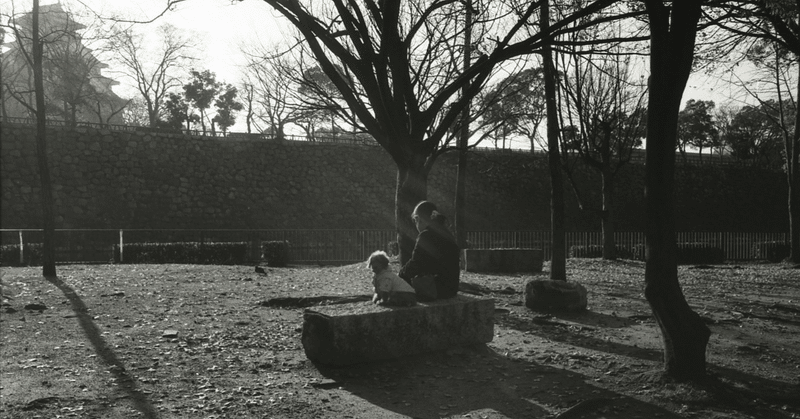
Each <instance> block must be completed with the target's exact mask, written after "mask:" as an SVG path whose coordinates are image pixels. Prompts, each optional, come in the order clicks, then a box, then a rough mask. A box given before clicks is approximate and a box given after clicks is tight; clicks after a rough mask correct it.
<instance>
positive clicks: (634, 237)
mask: <svg viewBox="0 0 800 419" xmlns="http://www.w3.org/2000/svg"><path fill="white" fill-rule="evenodd" d="M0 237H1V238H2V244H3V245H7V244H24V243H41V241H42V231H41V230H39V229H0ZM550 238H551V233H550V232H549V231H469V232H467V242H468V246H469V247H471V248H476V249H478V248H484V249H488V248H522V249H531V248H539V249H542V250H543V251H544V255H545V259H546V260H550V257H551V256H552V247H551V239H550ZM614 238H615V240H616V243H617V245H618V246H621V247H625V248H629V249H630V248H633V246H637V245H642V244H644V233H641V232H617V233H615V235H614ZM395 239H396V233H395V232H394V230H227V229H226V230H219V229H218V230H182V229H174V230H169V229H160V230H159V229H123V230H116V229H57V230H56V237H55V242H56V260H57V261H58V262H59V263H89V262H91V263H98V262H100V263H108V262H110V261H113V259H114V256H113V248H114V246H120V247H121V248H122V249H123V260H124V248H125V245H126V244H130V243H148V242H156V243H167V242H248V243H251V244H252V245H253V246H252V247H251V248H252V249H253V250H252V251H253V252H254V253H253V254H252V255H251V256H252V258H253V260H254V261H257V260H258V258H259V257H260V253H259V252H260V249H259V248H258V246H257V244H258V243H260V242H261V241H273V240H277V241H284V240H285V241H288V242H289V257H290V260H291V261H292V263H296V264H344V263H354V262H358V261H364V260H366V258H367V257H368V256H369V254H370V253H372V252H373V251H375V250H385V249H386V248H387V245H388V244H389V242H392V241H394V240H395ZM677 241H678V242H693V243H694V242H701V243H707V244H709V245H713V246H716V247H720V248H722V249H723V250H724V251H725V257H726V259H727V260H729V261H747V260H753V258H754V254H753V245H754V244H755V243H758V242H765V241H778V242H784V243H787V244H788V242H789V235H788V233H734V232H679V233H677ZM601 244H602V234H601V233H600V232H567V234H566V250H567V251H569V248H570V247H571V246H573V245H601ZM21 247H24V246H21Z"/></svg>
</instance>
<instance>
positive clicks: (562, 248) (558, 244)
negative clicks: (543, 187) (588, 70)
mask: <svg viewBox="0 0 800 419" xmlns="http://www.w3.org/2000/svg"><path fill="white" fill-rule="evenodd" d="M541 8H542V9H541V10H542V15H541V19H540V26H541V31H542V33H544V34H548V35H547V37H548V38H549V32H550V10H549V9H550V2H549V0H545V1H544V2H543V3H542V6H541ZM551 42H552V39H548V41H547V42H545V43H544V45H543V46H542V62H543V67H544V95H545V104H546V107H547V163H548V165H549V166H550V231H551V233H552V248H553V249H552V254H553V256H552V258H551V260H550V279H553V280H557V281H566V280H567V249H566V232H565V229H564V179H563V175H562V173H561V156H560V153H559V144H558V135H559V132H558V109H557V108H556V69H555V65H554V64H553V52H552V49H551V47H550V43H551Z"/></svg>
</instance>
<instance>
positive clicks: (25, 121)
mask: <svg viewBox="0 0 800 419" xmlns="http://www.w3.org/2000/svg"><path fill="white" fill-rule="evenodd" d="M0 122H3V123H7V124H18V125H35V124H36V120H35V119H33V118H22V117H2V118H0ZM47 125H48V126H51V127H62V128H77V127H88V128H94V129H107V130H110V131H125V132H148V133H166V134H176V133H177V134H186V135H190V136H195V137H201V136H202V137H220V138H222V137H224V138H230V139H237V140H253V141H263V140H276V139H279V140H287V141H302V142H305V143H309V144H330V143H334V144H349V145H359V146H370V147H375V146H378V142H377V141H375V139H373V138H372V137H371V136H369V135H366V134H354V133H347V132H340V133H330V132H321V133H317V134H315V135H313V136H308V135H292V134H283V135H280V136H278V135H275V134H273V133H269V132H262V133H246V132H233V131H201V130H195V129H164V128H151V127H144V126H131V125H119V124H101V123H96V122H85V121H73V122H70V121H64V120H57V119H51V118H47ZM474 150H475V151H481V152H484V153H492V152H495V153H524V154H529V153H531V150H530V149H519V148H505V147H503V148H498V147H492V146H489V145H478V146H477V147H475V148H474ZM533 154H536V155H539V156H542V157H544V156H545V155H546V154H547V152H546V151H545V150H542V149H536V150H534V151H533ZM675 155H676V157H675V161H676V163H678V164H690V165H723V166H725V165H745V166H746V165H752V164H753V163H752V162H747V161H740V160H737V159H735V158H733V157H732V156H730V155H729V154H728V155H718V154H717V155H712V154H703V155H701V154H700V153H695V152H686V153H679V152H678V151H677V150H676V152H675ZM630 161H631V162H632V163H638V164H644V161H645V151H644V149H635V150H633V152H632V154H631V160H630Z"/></svg>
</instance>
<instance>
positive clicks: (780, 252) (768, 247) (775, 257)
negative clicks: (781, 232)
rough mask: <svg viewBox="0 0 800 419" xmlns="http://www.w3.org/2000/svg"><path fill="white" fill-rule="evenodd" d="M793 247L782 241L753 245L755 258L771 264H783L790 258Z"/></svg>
mask: <svg viewBox="0 0 800 419" xmlns="http://www.w3.org/2000/svg"><path fill="white" fill-rule="evenodd" d="M791 252H792V247H791V246H790V245H789V244H787V243H784V242H782V241H770V242H760V243H755V244H753V258H754V259H756V260H767V261H769V262H781V261H783V260H784V259H786V258H788V257H789V255H790V254H791Z"/></svg>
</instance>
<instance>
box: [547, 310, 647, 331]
mask: <svg viewBox="0 0 800 419" xmlns="http://www.w3.org/2000/svg"><path fill="white" fill-rule="evenodd" d="M550 314H552V315H554V316H555V317H557V318H559V319H562V320H568V321H571V322H574V323H580V324H585V325H587V326H595V327H609V328H615V329H617V328H623V327H628V326H633V325H635V324H636V321H635V320H633V319H630V318H627V317H618V316H610V315H608V314H603V313H597V312H595V311H591V310H585V311H582V312H577V313H576V312H554V313H550Z"/></svg>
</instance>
